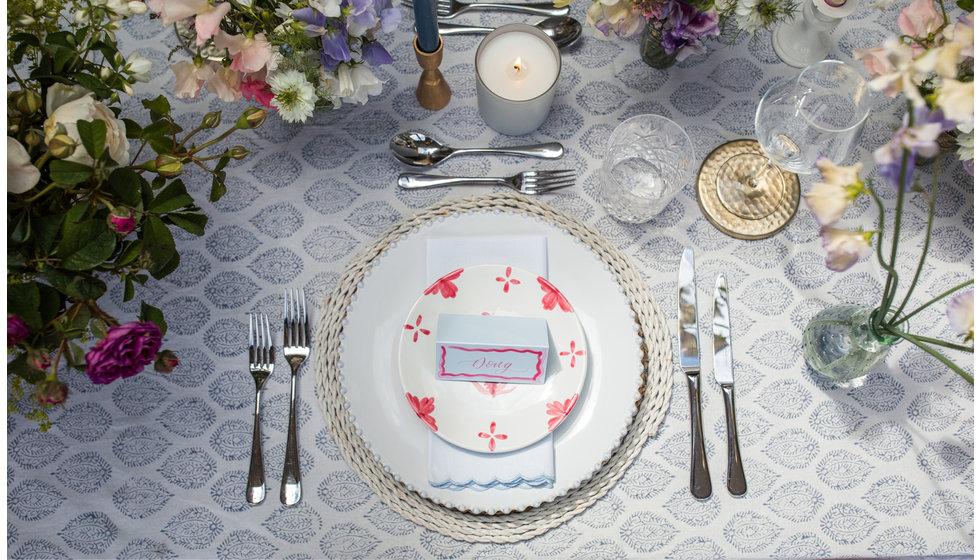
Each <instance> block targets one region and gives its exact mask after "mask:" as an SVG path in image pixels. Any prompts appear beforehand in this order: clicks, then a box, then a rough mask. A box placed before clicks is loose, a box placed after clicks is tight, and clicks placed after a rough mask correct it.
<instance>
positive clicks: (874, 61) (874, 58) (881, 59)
mask: <svg viewBox="0 0 980 560" xmlns="http://www.w3.org/2000/svg"><path fill="white" fill-rule="evenodd" d="M854 60H860V61H861V62H862V63H863V64H864V69H865V70H867V71H868V74H871V77H872V78H877V77H878V76H882V75H885V74H890V73H892V72H894V71H895V66H893V65H892V63H891V61H890V60H889V59H888V52H887V51H886V50H885V49H884V48H883V47H874V48H872V49H857V50H856V51H854ZM894 93H897V92H894ZM889 95H891V96H892V97H894V94H893V93H890V94H889Z"/></svg>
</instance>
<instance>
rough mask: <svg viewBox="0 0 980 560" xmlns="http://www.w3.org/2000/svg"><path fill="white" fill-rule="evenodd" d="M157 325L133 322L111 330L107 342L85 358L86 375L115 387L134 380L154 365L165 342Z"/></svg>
mask: <svg viewBox="0 0 980 560" xmlns="http://www.w3.org/2000/svg"><path fill="white" fill-rule="evenodd" d="M162 338H163V337H162V336H161V335H160V329H159V328H157V326H156V325H155V324H153V323H138V322H136V321H133V322H131V323H126V324H123V325H119V326H118V327H113V328H111V329H109V332H108V334H106V336H105V338H103V339H102V340H100V341H99V343H98V344H96V345H95V347H94V348H92V349H91V350H89V351H88V353H86V354H85V362H86V363H87V364H88V366H87V369H86V373H87V374H88V376H89V379H91V380H92V383H97V384H106V383H111V382H113V381H115V380H116V378H118V377H132V376H134V375H136V374H137V373H139V372H141V371H143V368H144V367H146V366H147V365H149V364H150V363H152V362H153V360H154V358H156V355H157V352H158V351H159V350H160V344H161V342H162Z"/></svg>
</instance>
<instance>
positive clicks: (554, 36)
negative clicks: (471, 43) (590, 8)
mask: <svg viewBox="0 0 980 560" xmlns="http://www.w3.org/2000/svg"><path fill="white" fill-rule="evenodd" d="M534 26H535V27H537V28H538V29H540V30H541V31H544V34H545V35H547V36H548V37H550V38H551V40H552V41H554V42H555V45H557V46H558V48H559V49H562V48H565V47H567V46H568V45H571V44H572V43H574V42H575V41H577V40H578V38H579V37H580V36H581V35H582V24H581V23H579V22H578V20H576V19H574V18H570V17H563V16H551V17H548V18H545V19H543V20H542V21H539V22H538V23H535V24H534ZM493 29H494V28H493V27H479V26H473V25H459V24H454V23H440V24H439V34H440V35H467V34H476V33H490V32H491V31H493Z"/></svg>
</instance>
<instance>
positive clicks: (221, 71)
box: [207, 63, 242, 103]
mask: <svg viewBox="0 0 980 560" xmlns="http://www.w3.org/2000/svg"><path fill="white" fill-rule="evenodd" d="M213 66H214V68H213V69H214V76H212V77H211V79H210V80H208V86H207V87H208V91H210V92H211V93H214V94H216V95H217V96H218V97H220V98H221V100H222V101H226V102H229V103H230V102H232V101H238V100H239V99H241V97H242V90H241V82H242V74H241V73H240V72H237V71H235V70H234V69H232V68H226V67H224V66H223V65H221V64H217V63H215V64H214V65H213Z"/></svg>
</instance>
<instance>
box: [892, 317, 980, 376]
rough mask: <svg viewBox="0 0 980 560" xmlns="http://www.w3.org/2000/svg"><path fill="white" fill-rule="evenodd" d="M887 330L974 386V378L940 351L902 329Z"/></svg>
mask: <svg viewBox="0 0 980 560" xmlns="http://www.w3.org/2000/svg"><path fill="white" fill-rule="evenodd" d="M886 330H887V331H888V332H890V333H892V334H894V335H895V336H898V337H901V338H904V339H905V340H907V341H909V342H911V343H912V344H914V345H916V346H918V347H919V348H921V349H923V350H924V351H925V352H926V353H927V354H929V355H931V356H932V357H934V358H936V359H937V360H939V361H940V362H942V363H943V365H945V366H946V367H948V368H949V369H951V370H953V371H955V372H956V373H957V374H958V375H959V376H960V377H962V378H963V379H966V380H967V381H968V382H969V383H970V385H973V376H972V375H970V374H969V373H967V372H966V371H965V370H964V369H963V368H961V367H959V366H957V365H956V364H954V363H953V362H952V361H950V359H949V358H947V357H946V356H943V355H942V353H941V352H939V351H938V350H936V349H934V348H930V347H928V346H926V345H925V344H923V343H922V342H921V341H920V340H919V338H918V337H917V336H915V335H911V334H908V333H904V332H902V331H901V330H900V329H894V328H891V327H887V328H886Z"/></svg>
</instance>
